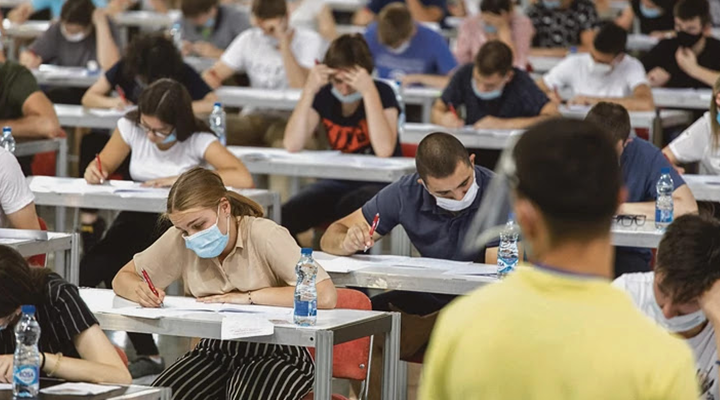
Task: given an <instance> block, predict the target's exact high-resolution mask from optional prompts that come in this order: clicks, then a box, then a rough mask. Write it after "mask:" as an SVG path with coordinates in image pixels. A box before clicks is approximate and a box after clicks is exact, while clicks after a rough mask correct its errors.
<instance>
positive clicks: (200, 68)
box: [183, 56, 217, 73]
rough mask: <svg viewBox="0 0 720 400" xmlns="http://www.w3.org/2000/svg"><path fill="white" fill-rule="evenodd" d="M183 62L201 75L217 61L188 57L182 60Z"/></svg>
mask: <svg viewBox="0 0 720 400" xmlns="http://www.w3.org/2000/svg"><path fill="white" fill-rule="evenodd" d="M183 61H185V64H187V65H189V66H191V67H193V68H194V69H195V71H197V72H199V73H202V72H204V71H205V70H208V69H210V68H211V67H212V66H213V65H215V63H216V62H217V60H215V59H212V58H205V57H195V56H188V57H185V58H183Z"/></svg>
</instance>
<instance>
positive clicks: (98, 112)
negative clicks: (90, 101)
mask: <svg viewBox="0 0 720 400" xmlns="http://www.w3.org/2000/svg"><path fill="white" fill-rule="evenodd" d="M131 109H132V108H126V109H124V110H118V109H115V108H108V109H104V108H90V109H88V112H89V113H90V114H92V115H94V116H96V117H103V118H105V117H118V118H119V117H123V116H125V114H126V113H127V112H128V111H130V110H131Z"/></svg>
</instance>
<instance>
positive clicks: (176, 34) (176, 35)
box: [170, 22, 183, 51]
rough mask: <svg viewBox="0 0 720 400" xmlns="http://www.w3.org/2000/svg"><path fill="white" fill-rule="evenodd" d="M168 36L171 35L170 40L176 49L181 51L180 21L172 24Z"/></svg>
mask: <svg viewBox="0 0 720 400" xmlns="http://www.w3.org/2000/svg"><path fill="white" fill-rule="evenodd" d="M170 36H171V37H172V41H173V43H174V44H175V47H177V49H178V50H180V51H182V48H183V38H182V26H180V22H175V23H174V24H173V25H172V28H170Z"/></svg>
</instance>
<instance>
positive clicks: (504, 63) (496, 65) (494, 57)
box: [475, 40, 513, 76]
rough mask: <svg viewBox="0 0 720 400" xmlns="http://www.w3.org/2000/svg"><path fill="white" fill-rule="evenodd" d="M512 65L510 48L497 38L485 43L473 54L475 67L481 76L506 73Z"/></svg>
mask: <svg viewBox="0 0 720 400" xmlns="http://www.w3.org/2000/svg"><path fill="white" fill-rule="evenodd" d="M512 66H513V54H512V50H510V48H509V47H508V45H506V44H505V43H503V42H501V41H499V40H491V41H489V42H487V43H485V44H484V45H483V46H482V47H481V48H480V51H478V53H477V56H475V68H477V69H478V72H479V73H480V75H482V76H491V75H495V74H496V73H497V74H500V75H503V76H505V75H507V73H508V72H510V70H512Z"/></svg>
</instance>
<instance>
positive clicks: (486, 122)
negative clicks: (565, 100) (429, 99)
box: [431, 40, 560, 129]
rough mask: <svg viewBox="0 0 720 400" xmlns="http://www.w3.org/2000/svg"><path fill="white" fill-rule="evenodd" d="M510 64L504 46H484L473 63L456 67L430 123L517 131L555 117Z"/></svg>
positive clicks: (551, 108) (496, 43)
mask: <svg viewBox="0 0 720 400" xmlns="http://www.w3.org/2000/svg"><path fill="white" fill-rule="evenodd" d="M512 63H513V56H512V51H511V50H510V48H509V47H508V46H507V45H506V44H505V43H502V42H500V41H497V40H493V41H490V42H487V43H486V44H485V45H484V46H483V47H482V48H481V49H480V51H479V52H478V54H477V56H476V57H475V63H474V64H467V65H465V66H463V67H460V68H459V69H458V70H457V71H456V72H455V75H453V77H452V79H451V80H450V84H448V86H447V87H446V88H445V90H444V91H443V93H442V96H440V98H439V99H437V100H436V101H435V105H433V109H432V116H431V121H432V123H434V124H438V125H442V126H445V127H448V128H460V127H462V126H463V125H472V126H473V127H475V128H476V129H520V128H527V127H528V126H530V125H533V124H535V123H537V122H539V121H540V120H542V119H544V118H547V117H554V116H559V115H560V114H559V112H558V109H557V105H556V104H555V103H553V102H551V101H550V99H548V97H547V96H546V95H545V93H543V92H542V91H541V90H540V88H538V87H537V85H536V84H535V82H533V81H532V79H531V78H530V76H529V75H528V74H527V73H526V72H525V71H521V70H519V69H517V68H513V66H512ZM458 110H459V111H458ZM463 110H464V116H463V115H462V111H463ZM458 112H460V114H458Z"/></svg>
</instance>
